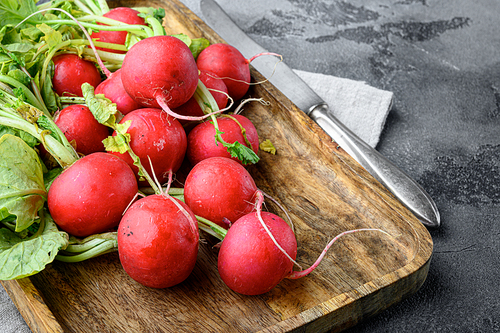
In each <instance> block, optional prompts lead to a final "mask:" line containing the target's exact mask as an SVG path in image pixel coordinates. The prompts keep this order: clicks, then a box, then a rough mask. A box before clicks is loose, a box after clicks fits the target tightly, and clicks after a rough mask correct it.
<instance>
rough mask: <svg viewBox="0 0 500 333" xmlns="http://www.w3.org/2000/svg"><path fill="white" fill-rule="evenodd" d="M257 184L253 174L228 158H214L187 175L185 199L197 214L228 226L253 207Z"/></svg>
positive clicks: (198, 165) (208, 159)
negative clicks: (228, 222) (227, 222)
mask: <svg viewBox="0 0 500 333" xmlns="http://www.w3.org/2000/svg"><path fill="white" fill-rule="evenodd" d="M256 192H257V186H256V185H255V182H254V180H253V178H252V176H251V175H250V173H249V172H248V171H247V170H246V169H245V168H244V167H243V166H242V165H241V164H239V163H238V162H235V161H233V160H232V159H229V158H226V157H211V158H207V159H205V160H203V161H201V162H200V163H198V164H196V165H195V166H194V167H193V168H192V169H191V171H190V172H189V174H188V175H187V177H186V181H185V184H184V199H185V202H186V204H187V205H188V206H189V208H191V210H192V211H193V213H194V214H195V215H198V216H201V217H204V218H206V219H208V220H210V221H212V222H214V223H217V224H218V225H220V226H222V227H224V228H226V229H227V228H228V225H227V224H226V223H225V222H224V218H226V219H229V221H231V222H234V221H236V220H237V219H238V218H240V217H241V216H243V215H245V214H247V213H249V212H251V211H252V210H253V209H254V205H253V203H254V201H255V193H256Z"/></svg>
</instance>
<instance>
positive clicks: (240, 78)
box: [196, 43, 250, 100]
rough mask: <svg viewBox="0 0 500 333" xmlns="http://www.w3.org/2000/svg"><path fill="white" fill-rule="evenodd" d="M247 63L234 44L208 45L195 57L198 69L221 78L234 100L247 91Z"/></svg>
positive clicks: (248, 68)
mask: <svg viewBox="0 0 500 333" xmlns="http://www.w3.org/2000/svg"><path fill="white" fill-rule="evenodd" d="M249 63H250V61H248V60H247V59H245V57H244V56H243V55H242V54H241V52H240V51H238V50H237V49H236V48H235V47H234V46H231V45H228V44H224V43H217V44H212V45H210V46H209V47H207V48H206V49H204V50H203V51H201V53H200V54H199V55H198V58H197V59H196V64H197V65H198V68H199V69H200V70H206V71H210V72H213V73H215V74H216V75H217V76H219V77H220V78H222V80H223V81H224V83H225V84H226V86H227V90H228V92H229V96H231V97H232V98H234V99H235V100H238V99H241V98H242V97H243V96H244V95H245V94H246V93H247V91H248V88H249V84H250V67H249Z"/></svg>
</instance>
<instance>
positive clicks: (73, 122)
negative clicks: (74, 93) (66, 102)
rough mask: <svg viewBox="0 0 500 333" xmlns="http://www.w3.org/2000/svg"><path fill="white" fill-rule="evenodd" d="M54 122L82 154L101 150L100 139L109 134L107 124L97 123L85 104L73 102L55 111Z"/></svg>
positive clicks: (102, 149) (102, 148)
mask: <svg viewBox="0 0 500 333" xmlns="http://www.w3.org/2000/svg"><path fill="white" fill-rule="evenodd" d="M54 122H55V124H56V125H57V127H59V128H60V129H61V131H62V132H63V134H64V136H65V137H66V138H67V139H68V141H70V142H71V141H73V140H74V142H75V144H76V147H75V149H76V151H77V152H79V153H80V154H83V155H88V154H91V153H95V152H99V151H100V152H103V151H104V144H103V143H102V141H103V140H104V139H106V138H107V137H108V136H109V130H108V127H107V126H104V125H102V124H99V122H98V121H97V120H96V119H95V118H94V115H93V114H92V112H90V110H89V108H88V107H87V106H86V105H81V104H74V105H70V106H68V107H65V108H64V109H62V110H61V111H59V112H58V113H56V115H55V118H54Z"/></svg>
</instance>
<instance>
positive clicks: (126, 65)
mask: <svg viewBox="0 0 500 333" xmlns="http://www.w3.org/2000/svg"><path fill="white" fill-rule="evenodd" d="M121 68H122V73H121V75H122V82H123V86H124V87H125V90H126V91H127V93H128V94H129V95H130V96H131V97H132V98H133V99H134V100H135V101H136V102H137V103H139V104H141V105H142V106H144V107H155V108H160V104H159V103H158V101H157V100H158V99H161V100H162V101H163V102H164V104H166V105H167V106H168V108H170V109H172V108H176V107H178V106H180V105H182V104H184V103H186V102H187V101H188V100H189V99H190V98H191V97H192V96H193V94H194V92H195V91H196V87H197V85H198V68H197V67H196V61H195V60H194V58H193V55H192V54H191V51H190V50H189V48H188V47H187V45H186V44H184V42H182V41H181V40H180V39H178V38H176V37H172V36H154V37H148V38H145V39H143V40H141V41H140V42H138V43H136V44H134V46H132V47H131V48H130V50H129V51H128V52H127V53H126V55H125V58H124V60H123V64H122V67H121Z"/></svg>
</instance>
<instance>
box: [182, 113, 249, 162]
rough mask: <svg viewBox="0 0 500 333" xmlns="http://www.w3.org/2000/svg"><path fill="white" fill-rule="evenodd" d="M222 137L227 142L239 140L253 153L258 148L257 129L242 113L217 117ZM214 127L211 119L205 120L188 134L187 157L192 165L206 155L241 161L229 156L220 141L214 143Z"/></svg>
mask: <svg viewBox="0 0 500 333" xmlns="http://www.w3.org/2000/svg"><path fill="white" fill-rule="evenodd" d="M217 123H218V126H219V130H220V131H221V132H223V134H221V136H222V139H223V140H224V141H225V142H227V143H234V142H235V141H238V142H240V143H241V144H243V145H246V146H247V147H249V148H251V149H252V150H253V151H254V152H255V154H257V152H258V150H259V136H258V134H257V129H256V128H255V126H254V125H253V124H252V122H251V121H250V120H249V119H248V118H246V117H244V116H242V115H236V114H235V115H222V116H221V117H219V118H217ZM214 137H215V127H214V124H213V123H212V122H211V121H205V122H203V123H201V124H199V125H197V126H196V127H195V128H193V129H192V130H191V131H190V133H189V135H188V148H187V157H188V159H189V161H190V162H191V164H192V165H195V164H197V163H198V162H200V161H202V160H204V159H206V158H208V157H215V156H221V157H228V158H232V159H234V160H235V161H237V162H238V163H242V162H241V161H240V160H239V159H238V158H236V157H231V154H230V153H229V152H228V150H227V148H226V147H224V146H223V145H222V144H220V143H216V142H215V140H214Z"/></svg>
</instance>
